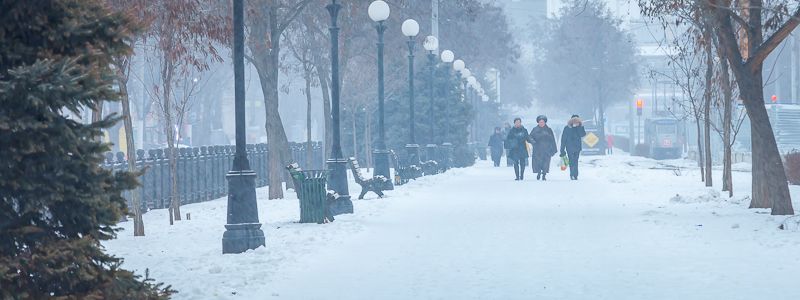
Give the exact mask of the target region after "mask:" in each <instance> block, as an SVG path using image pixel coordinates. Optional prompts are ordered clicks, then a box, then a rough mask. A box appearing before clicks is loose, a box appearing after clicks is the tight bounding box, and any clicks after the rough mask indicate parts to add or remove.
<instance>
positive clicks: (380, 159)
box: [372, 149, 394, 191]
mask: <svg viewBox="0 0 800 300" xmlns="http://www.w3.org/2000/svg"><path fill="white" fill-rule="evenodd" d="M372 157H373V158H372V159H373V163H374V164H375V170H374V171H373V174H372V176H373V177H374V176H379V175H380V176H383V177H386V179H389V181H388V182H386V185H384V190H387V191H391V190H394V184H392V180H391V179H392V176H391V175H392V174H391V172H390V171H389V150H381V149H375V150H374V151H372Z"/></svg>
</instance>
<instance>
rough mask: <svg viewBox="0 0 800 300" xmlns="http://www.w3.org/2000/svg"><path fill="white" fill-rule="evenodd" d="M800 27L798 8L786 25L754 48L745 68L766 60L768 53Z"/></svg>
mask: <svg viewBox="0 0 800 300" xmlns="http://www.w3.org/2000/svg"><path fill="white" fill-rule="evenodd" d="M798 25H800V6H798V7H797V10H796V11H795V12H794V14H793V15H792V17H790V18H789V19H788V20H787V21H786V23H784V24H783V25H782V26H781V28H780V29H778V30H777V31H775V33H773V34H772V36H770V37H769V39H767V41H765V42H764V43H762V44H761V45H759V46H758V48H756V51H755V52H754V53H755V54H754V55H753V56H751V57H750V59H748V60H747V63H746V64H747V67H748V68H752V67H753V66H755V65H760V64H762V63H763V62H764V60H765V59H767V56H769V54H770V53H772V51H773V50H775V48H777V47H778V45H780V44H781V42H783V40H785V39H786V37H787V36H789V35H790V34H791V33H792V31H794V29H795V28H797V26H798Z"/></svg>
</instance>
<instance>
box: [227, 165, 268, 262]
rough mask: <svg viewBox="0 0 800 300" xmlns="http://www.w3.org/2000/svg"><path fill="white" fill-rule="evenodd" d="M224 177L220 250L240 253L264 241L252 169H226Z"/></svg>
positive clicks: (254, 176)
mask: <svg viewBox="0 0 800 300" xmlns="http://www.w3.org/2000/svg"><path fill="white" fill-rule="evenodd" d="M225 177H227V180H228V220H227V222H228V224H226V225H225V233H224V234H223V235H222V253H223V254H225V253H242V252H245V251H247V250H251V249H255V248H258V247H261V246H264V245H266V240H265V238H264V232H263V231H261V229H260V228H261V224H260V223H258V202H256V181H255V180H256V173H255V172H253V171H252V170H243V171H230V172H228V174H227V175H226V176H225Z"/></svg>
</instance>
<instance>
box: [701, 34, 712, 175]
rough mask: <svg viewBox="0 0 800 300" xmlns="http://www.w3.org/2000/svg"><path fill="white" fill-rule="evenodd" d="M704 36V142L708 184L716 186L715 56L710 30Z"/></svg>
mask: <svg viewBox="0 0 800 300" xmlns="http://www.w3.org/2000/svg"><path fill="white" fill-rule="evenodd" d="M703 36H704V37H705V38H706V41H709V42H707V43H706V46H705V52H706V82H705V91H704V93H703V125H704V128H703V134H704V136H703V144H704V145H705V147H704V148H705V149H704V150H705V155H704V156H705V171H706V174H705V179H706V186H707V187H710V186H714V177H713V176H712V165H713V163H714V159H713V156H712V154H711V98H712V90H713V88H714V84H713V79H714V57H713V55H712V51H711V43H710V41H711V39H710V35H709V31H708V30H704V34H703Z"/></svg>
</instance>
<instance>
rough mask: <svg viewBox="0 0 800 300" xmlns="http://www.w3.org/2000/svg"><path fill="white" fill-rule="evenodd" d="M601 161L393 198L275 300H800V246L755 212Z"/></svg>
mask: <svg viewBox="0 0 800 300" xmlns="http://www.w3.org/2000/svg"><path fill="white" fill-rule="evenodd" d="M592 160H593V159H592V158H591V157H585V158H583V159H582V162H583V163H584V165H585V167H584V168H583V170H582V171H583V173H582V175H581V181H578V182H574V181H569V180H568V175H567V174H566V173H563V172H561V171H560V170H554V173H553V174H551V175H550V177H549V178H548V179H549V180H548V181H547V182H540V181H536V180H535V176H532V175H530V174H528V176H527V177H526V180H525V181H524V182H515V181H514V180H513V176H514V175H513V170H511V169H509V168H505V167H502V168H493V167H491V166H489V165H488V164H486V163H484V162H481V163H480V164H479V165H478V166H477V167H474V168H470V169H466V170H459V171H457V172H460V174H461V176H447V175H445V176H447V177H444V178H442V180H439V181H435V180H434V181H431V182H437V184H435V185H433V184H431V185H430V186H429V187H427V188H426V190H427V192H426V193H414V194H410V195H409V196H395V197H394V199H391V198H390V199H388V200H387V201H393V202H392V203H391V204H389V205H388V206H387V207H386V210H387V211H386V213H385V214H383V215H381V216H379V217H376V218H374V219H370V220H368V224H366V226H365V227H366V228H367V229H366V230H364V231H363V232H361V233H359V234H357V235H355V236H353V237H352V239H349V240H347V241H345V242H343V243H339V244H337V245H334V246H331V247H328V248H326V249H322V250H320V251H319V253H315V254H314V255H313V256H311V257H308V258H306V259H304V260H303V261H302V263H300V264H298V266H297V267H296V268H292V269H289V270H287V271H286V272H284V273H283V274H282V276H279V278H276V279H275V280H274V281H271V282H269V283H268V285H269V287H267V288H268V289H269V290H272V291H273V292H272V293H271V294H270V295H265V297H267V296H270V297H272V298H282V299H754V298H753V297H754V296H755V295H758V297H756V298H761V299H766V298H769V297H775V298H776V299H800V285H797V284H796V281H797V279H798V278H800V276H799V275H800V271H799V270H800V268H798V267H800V261H799V260H800V255H798V253H800V251H798V250H800V246H798V244H800V238H798V234H797V233H782V232H778V231H777V230H774V229H773V226H774V225H775V222H777V221H776V219H772V218H771V217H769V216H765V215H763V214H756V213H755V212H754V211H752V210H746V209H744V208H743V205H736V204H730V203H711V204H674V203H670V201H669V199H670V198H671V197H672V196H675V194H676V193H679V192H680V193H683V192H687V193H688V192H691V191H698V190H699V191H701V192H702V188H701V187H700V184H699V183H697V181H696V180H697V178H696V177H695V176H691V174H690V173H691V172H690V171H684V173H686V174H683V176H675V174H674V173H673V172H671V171H667V170H649V169H646V168H644V167H631V164H629V163H628V162H629V161H630V159H629V158H625V159H621V158H611V159H606V158H604V159H600V160H596V161H594V162H592ZM626 160H627V161H626ZM590 163H592V164H590ZM634 165H636V164H634ZM645 165H646V162H645ZM528 172H530V170H528ZM736 176H749V175H747V174H746V173H745V174H744V175H742V174H738V175H736ZM737 183H738V186H739V187H746V186H747V185H746V183H747V178H739V177H737ZM411 184H412V185H413V184H422V183H411ZM403 188H405V187H399V188H398V190H396V191H394V192H390V193H389V194H390V195H392V194H393V193H395V194H396V193H401V190H402V189H403ZM762 296H763V297H762Z"/></svg>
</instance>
